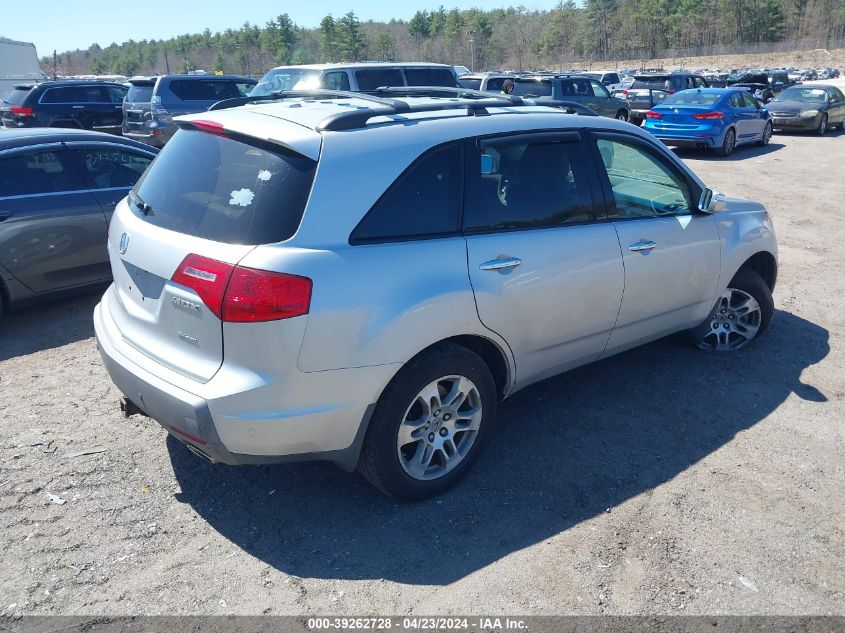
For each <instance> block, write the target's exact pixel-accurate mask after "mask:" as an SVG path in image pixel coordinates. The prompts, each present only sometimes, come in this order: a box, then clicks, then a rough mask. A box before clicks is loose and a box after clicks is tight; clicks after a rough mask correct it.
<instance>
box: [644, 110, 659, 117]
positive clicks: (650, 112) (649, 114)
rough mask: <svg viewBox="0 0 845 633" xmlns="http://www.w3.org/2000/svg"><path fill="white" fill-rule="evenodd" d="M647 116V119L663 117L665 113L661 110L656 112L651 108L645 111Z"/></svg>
mask: <svg viewBox="0 0 845 633" xmlns="http://www.w3.org/2000/svg"><path fill="white" fill-rule="evenodd" d="M645 117H646V118H647V119H662V118H663V115H662V114H660V112H655V111H654V110H649V111H648V112H646V113H645Z"/></svg>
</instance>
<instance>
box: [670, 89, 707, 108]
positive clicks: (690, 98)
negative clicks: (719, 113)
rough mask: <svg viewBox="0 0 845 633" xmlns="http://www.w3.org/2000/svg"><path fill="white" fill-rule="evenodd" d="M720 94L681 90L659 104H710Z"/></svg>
mask: <svg viewBox="0 0 845 633" xmlns="http://www.w3.org/2000/svg"><path fill="white" fill-rule="evenodd" d="M721 96H722V95H720V94H714V93H712V92H699V91H698V90H682V91H681V92H676V93H675V94H671V95H669V96H668V97H666V98H665V99H664V100H663V102H662V103H661V104H660V105H702V106H710V105H713V104H714V103H716V102H717V101H718V100H719V97H721Z"/></svg>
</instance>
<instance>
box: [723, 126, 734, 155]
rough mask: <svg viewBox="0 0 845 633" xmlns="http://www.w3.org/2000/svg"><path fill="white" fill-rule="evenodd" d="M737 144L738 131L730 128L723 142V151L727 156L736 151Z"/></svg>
mask: <svg viewBox="0 0 845 633" xmlns="http://www.w3.org/2000/svg"><path fill="white" fill-rule="evenodd" d="M735 145H736V133H735V132H734V131H733V130H728V131H727V133H726V134H725V141H724V143H722V153H723V154H724V155H725V156H728V155H730V153H731V152H733V151H734V146H735Z"/></svg>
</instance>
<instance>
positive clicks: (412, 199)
mask: <svg viewBox="0 0 845 633" xmlns="http://www.w3.org/2000/svg"><path fill="white" fill-rule="evenodd" d="M461 179H462V169H461V148H460V146H457V145H452V146H449V147H444V148H441V149H438V150H435V151H433V152H431V153H430V154H428V155H426V156H424V157H423V158H421V159H419V160H418V161H417V162H415V163H414V164H413V165H412V166H411V167H410V168H409V169H408V170H407V171H406V172H405V173H404V174H402V175H401V176H400V177H399V178H398V179H397V181H396V182H395V183H394V184H393V186H392V187H391V188H390V189H388V191H387V193H385V194H384V195H383V196H382V197H381V199H379V201H378V202H376V204H375V205H374V206H373V208H372V209H370V212H369V213H368V214H367V216H366V217H365V218H364V219H363V220H362V221H361V224H359V225H358V228H357V229H355V231H354V232H353V234H352V241H353V242H358V241H385V240H390V239H409V238H413V237H428V236H433V235H445V234H451V233H455V232H457V231H458V218H459V216H460V205H461Z"/></svg>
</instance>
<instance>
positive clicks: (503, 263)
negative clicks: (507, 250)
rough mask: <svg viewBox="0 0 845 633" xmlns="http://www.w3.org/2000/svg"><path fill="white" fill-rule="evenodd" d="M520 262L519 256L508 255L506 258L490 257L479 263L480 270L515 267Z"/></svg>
mask: <svg viewBox="0 0 845 633" xmlns="http://www.w3.org/2000/svg"><path fill="white" fill-rule="evenodd" d="M520 264H522V260H521V259H520V258H519V257H508V258H506V259H491V260H490V261H486V262H484V263H483V264H479V266H478V267H479V268H480V269H481V270H502V269H504V268H516V267H517V266H519V265H520Z"/></svg>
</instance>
